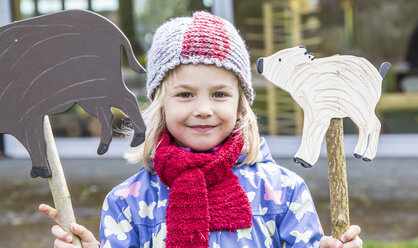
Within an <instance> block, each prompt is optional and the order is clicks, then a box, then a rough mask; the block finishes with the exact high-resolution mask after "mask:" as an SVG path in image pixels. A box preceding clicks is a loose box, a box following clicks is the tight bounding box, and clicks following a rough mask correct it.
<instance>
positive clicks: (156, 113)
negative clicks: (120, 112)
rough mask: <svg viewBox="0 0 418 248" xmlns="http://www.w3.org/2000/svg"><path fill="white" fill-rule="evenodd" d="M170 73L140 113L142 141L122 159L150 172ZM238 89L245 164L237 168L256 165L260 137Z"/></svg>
mask: <svg viewBox="0 0 418 248" xmlns="http://www.w3.org/2000/svg"><path fill="white" fill-rule="evenodd" d="M174 71H175V69H174V70H171V71H170V72H169V73H168V75H167V76H166V77H165V79H164V80H163V81H162V83H161V84H160V86H159V87H158V88H157V89H156V91H155V94H154V99H153V101H152V102H151V104H150V105H149V107H148V108H147V109H146V110H145V111H143V113H142V116H143V118H144V121H145V123H146V125H147V130H146V133H145V141H144V143H142V144H141V145H140V146H139V147H138V148H136V149H134V150H133V151H132V152H128V153H125V154H124V157H125V158H126V159H127V160H128V162H129V163H139V162H142V163H143V164H144V167H145V168H146V169H147V170H148V171H150V172H152V171H153V168H152V167H151V162H152V159H153V158H154V155H155V149H156V147H157V146H158V144H157V143H158V138H159V136H160V134H161V132H162V131H163V130H164V128H165V125H166V120H165V116H164V97H165V95H166V93H167V92H168V91H169V90H170V89H169V83H168V80H169V79H170V78H171V75H172V73H173V72H174ZM238 88H239V102H238V117H239V118H238V120H237V123H236V128H237V129H238V130H239V131H240V132H241V134H242V137H243V139H244V148H243V152H245V153H247V157H246V158H245V160H244V161H243V162H242V163H241V164H240V165H238V166H241V165H244V164H250V165H252V164H255V162H256V161H257V157H258V156H259V146H260V137H259V133H258V125H257V117H256V115H255V114H254V112H253V110H252V109H251V106H250V103H249V102H248V100H247V98H246V97H245V94H244V91H243V90H242V87H238ZM131 132H132V131H131Z"/></svg>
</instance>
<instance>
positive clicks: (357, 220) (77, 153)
mask: <svg viewBox="0 0 418 248" xmlns="http://www.w3.org/2000/svg"><path fill="white" fill-rule="evenodd" d="M64 9H89V10H92V11H94V12H97V13H99V14H101V15H103V16H105V17H107V18H109V19H110V20H111V21H112V22H114V23H115V24H116V25H117V26H119V27H120V28H121V30H122V31H123V32H124V33H125V34H126V36H127V37H128V38H129V40H130V41H131V43H132V46H133V49H134V52H135V54H136V56H137V59H138V61H140V63H141V64H142V65H146V52H147V51H148V49H149V47H150V44H151V41H152V37H153V33H154V31H155V29H156V28H157V27H158V26H159V25H160V24H161V23H163V22H164V21H165V20H167V19H169V18H172V17H177V16H184V15H191V14H192V13H193V11H195V10H202V9H204V10H207V11H210V12H212V13H214V14H216V15H219V16H221V17H223V18H225V19H228V20H230V21H231V22H233V23H234V24H235V25H236V26H237V27H238V29H239V30H240V32H241V35H242V36H243V38H244V39H245V40H246V43H247V46H248V48H249V50H250V54H251V60H252V64H253V84H254V87H255V89H256V99H255V102H254V104H253V109H254V111H255V112H256V114H257V116H258V117H259V125H260V131H261V134H262V136H264V137H265V138H266V140H267V142H268V144H269V145H270V148H271V150H272V152H273V155H274V157H275V159H276V161H277V162H278V163H279V164H281V165H283V166H285V167H287V168H289V169H291V170H294V171H295V172H297V173H298V174H300V175H301V176H302V177H303V178H304V179H305V180H306V181H307V183H308V185H309V187H310V189H311V193H312V195H313V197H314V201H315V203H316V206H317V209H318V212H319V214H320V218H321V222H322V225H323V227H324V230H325V232H326V233H327V234H330V231H329V230H330V217H329V193H328V182H327V173H328V172H327V170H328V168H327V160H326V149H325V144H323V147H322V152H321V158H320V160H319V161H318V163H317V164H316V165H315V166H314V167H313V168H312V169H303V168H300V166H298V165H296V164H294V163H293V155H294V153H295V152H296V151H297V148H298V146H299V143H300V134H301V132H302V123H303V114H302V110H301V109H300V108H299V107H298V106H297V105H296V103H295V102H294V101H293V100H292V98H291V97H290V96H289V94H288V93H286V92H284V91H282V90H280V89H278V88H276V87H274V86H273V85H272V84H270V83H269V82H267V81H266V80H265V79H264V78H262V77H260V76H259V75H258V73H256V71H255V65H254V64H255V61H256V60H257V58H258V57H261V56H268V55H271V54H273V53H274V52H276V51H278V50H281V49H284V48H287V47H291V46H296V45H304V46H306V47H307V48H308V50H309V51H310V52H314V53H315V55H316V57H317V58H319V57H325V56H331V55H334V54H352V55H357V56H361V57H365V58H367V59H368V60H369V61H370V62H371V63H372V64H373V65H374V66H375V67H376V68H379V66H380V64H381V63H382V62H384V61H389V62H391V63H392V68H391V69H390V70H389V72H388V74H387V76H386V77H385V79H384V81H383V85H382V91H383V92H382V97H381V100H380V102H379V103H378V105H377V107H376V113H377V115H378V117H379V119H380V121H381V123H382V135H381V138H380V140H379V150H378V154H377V158H376V159H375V160H373V161H372V162H370V163H366V162H363V161H359V160H357V159H354V156H353V155H352V153H353V150H354V146H355V144H356V141H357V127H356V126H355V125H354V124H353V123H352V122H351V121H350V120H349V119H345V120H344V133H345V149H346V157H347V167H348V184H349V196H350V211H351V214H350V216H351V222H352V223H353V224H359V225H360V226H361V227H362V229H363V232H362V238H363V239H364V240H365V241H366V245H365V247H418V183H417V178H418V15H417V13H418V1H416V0H397V1H393V0H369V1H361V0H275V1H274V0H269V1H268V0H264V1H261V0H260V1H253V0H13V1H10V0H0V25H5V24H7V23H9V22H11V21H18V20H21V19H25V18H30V17H34V16H38V15H43V14H48V13H52V12H56V11H60V10H64ZM122 73H123V77H124V80H125V82H126V84H127V86H128V88H129V89H130V90H131V91H132V92H134V93H135V94H136V96H137V98H138V100H139V103H140V108H141V109H144V108H146V106H147V105H148V104H149V102H148V100H147V98H146V93H145V76H144V75H140V74H137V73H135V72H134V71H132V70H131V69H130V68H129V67H125V66H123V67H122ZM113 112H114V113H115V117H114V120H113V126H114V140H113V142H112V144H111V145H110V149H109V151H108V153H107V154H106V155H104V156H101V157H99V156H98V155H96V151H95V150H96V147H97V145H98V144H99V138H98V137H99V136H100V125H99V123H98V121H97V120H96V119H94V118H93V117H92V116H90V115H89V114H87V113H86V112H85V111H84V110H83V109H81V108H80V107H79V106H78V105H75V106H74V107H73V108H72V109H70V110H69V111H68V112H67V113H65V114H60V115H53V116H50V119H51V124H52V127H53V131H54V135H55V136H56V142H57V146H58V152H59V153H60V156H61V158H62V163H63V167H64V171H65V173H66V176H67V180H68V184H69V187H70V192H71V194H72V200H73V206H74V209H75V213H76V218H77V220H78V221H79V222H80V223H81V224H84V225H86V226H88V227H89V228H90V229H91V230H92V231H93V232H94V233H96V234H97V235H98V227H99V215H100V208H101V204H102V201H103V199H104V197H105V196H106V194H107V192H108V191H109V190H110V189H111V188H113V187H114V186H116V185H117V184H118V183H120V182H121V181H123V180H124V179H125V178H127V177H129V176H130V175H132V174H134V173H136V172H137V171H138V170H139V168H140V165H128V164H127V163H126V162H125V161H124V160H123V158H122V155H123V153H124V152H125V151H126V150H127V149H128V146H129V141H128V140H125V139H123V138H122V137H121V134H120V131H119V130H120V128H121V125H122V124H123V123H126V122H129V120H127V119H126V118H125V117H124V115H123V113H122V112H120V111H119V110H117V109H114V110H113ZM0 157H1V158H0V247H50V246H52V243H53V238H52V236H51V235H50V232H49V230H50V226H51V224H52V222H51V221H49V220H48V219H47V218H46V217H43V216H42V215H41V214H40V213H38V212H37V206H38V205H39V204H40V203H49V204H52V198H51V196H50V192H49V186H48V183H47V181H46V180H43V179H39V178H38V179H31V178H30V176H29V171H30V166H31V162H30V160H29V159H28V154H27V152H26V150H24V148H23V146H21V145H20V144H19V143H18V142H17V140H16V139H14V138H13V137H11V136H9V135H1V139H0Z"/></svg>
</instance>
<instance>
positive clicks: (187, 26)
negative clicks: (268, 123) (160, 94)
mask: <svg viewBox="0 0 418 248" xmlns="http://www.w3.org/2000/svg"><path fill="white" fill-rule="evenodd" d="M190 63H193V64H209V65H216V66H218V67H224V68H226V69H228V70H230V71H232V72H234V73H235V75H236V76H237V78H238V79H239V81H240V83H241V86H242V89H243V91H244V94H245V97H246V98H247V99H248V101H249V102H250V104H251V103H252V102H253V100H254V91H253V88H252V83H251V68H250V56H249V54H248V50H247V48H246V45H245V43H244V40H243V39H242V38H241V36H240V35H239V33H238V30H237V29H236V28H235V27H234V25H232V24H231V23H230V22H228V21H226V20H224V19H222V18H220V17H217V16H214V15H212V14H210V13H208V12H205V11H200V12H195V13H194V14H193V16H192V17H178V18H174V19H171V20H170V21H168V22H166V23H164V24H163V25H161V26H160V27H159V28H158V29H157V31H156V32H155V35H154V38H153V41H152V45H151V49H150V50H149V52H148V62H147V94H148V98H149V99H151V100H152V99H153V98H154V94H155V90H156V89H157V88H158V86H159V85H160V84H161V81H162V80H163V78H164V77H165V76H166V75H167V73H168V71H169V70H171V69H174V68H175V67H176V66H178V65H180V64H190Z"/></svg>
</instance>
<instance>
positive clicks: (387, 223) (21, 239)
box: [0, 160, 418, 248]
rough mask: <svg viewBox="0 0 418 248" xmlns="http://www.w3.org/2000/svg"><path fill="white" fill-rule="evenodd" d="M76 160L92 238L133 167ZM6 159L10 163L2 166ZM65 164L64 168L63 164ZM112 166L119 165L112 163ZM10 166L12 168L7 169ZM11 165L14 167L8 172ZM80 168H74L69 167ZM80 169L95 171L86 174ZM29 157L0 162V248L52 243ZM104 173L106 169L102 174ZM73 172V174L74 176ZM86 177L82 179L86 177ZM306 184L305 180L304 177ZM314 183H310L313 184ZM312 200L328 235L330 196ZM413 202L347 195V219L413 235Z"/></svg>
mask: <svg viewBox="0 0 418 248" xmlns="http://www.w3.org/2000/svg"><path fill="white" fill-rule="evenodd" d="M97 162H98V161H94V160H80V161H76V163H77V164H78V165H77V166H75V167H73V166H72V165H70V164H69V161H63V164H64V170H66V174H68V176H67V177H68V178H67V181H68V185H69V187H70V192H71V195H72V202H73V207H74V210H75V215H76V219H77V221H78V222H79V223H80V224H83V225H86V226H87V227H88V228H89V229H90V230H91V231H92V232H93V233H95V234H96V235H97V236H98V234H99V221H100V219H99V216H100V209H101V205H102V201H103V199H104V197H105V196H106V194H107V193H108V191H109V190H110V189H111V188H112V187H113V186H115V185H116V184H117V183H118V182H121V181H122V180H123V179H124V178H126V177H128V176H129V175H130V174H133V173H134V172H135V171H136V170H137V168H136V167H135V166H130V165H126V164H125V163H123V161H121V160H101V161H99V162H100V163H99V164H100V165H97ZM5 163H7V164H8V165H9V166H6V165H4V164H5ZM66 164H69V165H68V166H65V165H66ZM115 164H119V166H118V167H115ZM10 166H15V167H10ZM11 168H18V169H17V170H11ZM74 168H79V170H78V171H77V172H71V171H69V169H73V170H75V169H74ZM85 170H86V171H87V170H89V171H95V173H94V174H95V175H96V176H95V177H88V174H89V173H85ZM29 171H30V166H29V162H28V161H23V160H17V161H7V160H6V161H5V160H2V161H0V248H3V247H4V248H6V247H20V248H41V247H42V248H44V247H51V246H52V245H53V240H54V238H53V237H52V235H51V234H50V229H51V226H52V225H53V222H52V221H50V220H49V219H48V218H47V217H45V216H44V215H43V214H42V213H40V212H39V211H38V205H39V204H40V203H47V204H52V197H51V194H50V191H49V185H48V182H47V180H45V179H40V178H37V179H31V178H30V177H29ZM106 171H111V173H107V172H106ZM74 174H76V175H78V176H77V177H74ZM87 178H88V179H89V180H86V179H87ZM308 185H309V181H308ZM314 186H315V185H314ZM313 188H314V190H313V196H314V201H315V204H316V207H317V210H318V213H319V216H320V219H321V223H322V225H323V228H324V231H325V233H326V234H329V233H330V217H329V214H330V212H329V199H328V198H326V197H323V196H321V194H316V193H315V192H316V190H315V187H313ZM317 195H318V196H317ZM416 206H418V201H392V200H371V199H370V198H366V197H355V198H354V197H353V199H350V221H351V223H352V224H358V225H360V226H361V228H362V230H363V231H362V234H361V237H362V238H363V239H364V240H378V241H399V240H411V239H416V238H417V234H416V230H417V229H418V208H417V207H416Z"/></svg>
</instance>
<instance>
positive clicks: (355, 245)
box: [320, 225, 363, 248]
mask: <svg viewBox="0 0 418 248" xmlns="http://www.w3.org/2000/svg"><path fill="white" fill-rule="evenodd" d="M360 232H361V229H360V227H359V226H356V225H353V226H350V228H349V229H348V230H347V231H346V232H345V233H344V234H343V236H341V241H342V242H341V241H339V240H338V239H334V238H333V237H331V236H324V237H322V238H321V243H320V247H321V248H361V247H362V246H363V240H361V238H360V237H359V236H358V235H359V234H360Z"/></svg>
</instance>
